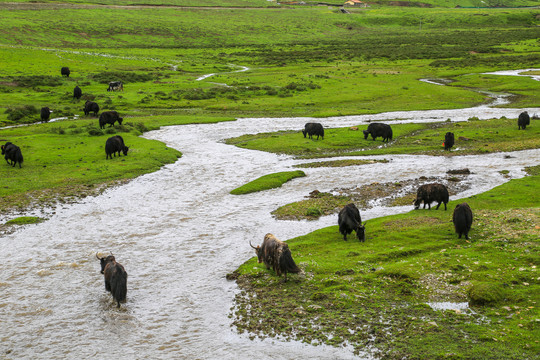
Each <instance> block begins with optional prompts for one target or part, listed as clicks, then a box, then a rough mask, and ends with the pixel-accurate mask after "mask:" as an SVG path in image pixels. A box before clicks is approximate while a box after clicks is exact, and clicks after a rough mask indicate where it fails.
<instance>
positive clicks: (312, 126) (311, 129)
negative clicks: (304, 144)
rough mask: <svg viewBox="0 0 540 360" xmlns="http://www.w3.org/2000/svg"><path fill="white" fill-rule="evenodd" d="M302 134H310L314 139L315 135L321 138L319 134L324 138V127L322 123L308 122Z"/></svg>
mask: <svg viewBox="0 0 540 360" xmlns="http://www.w3.org/2000/svg"><path fill="white" fill-rule="evenodd" d="M302 134H304V138H305V137H306V135H308V137H309V138H310V139H313V136H314V135H317V140H319V136H320V137H321V139H322V140H324V128H323V126H322V124H320V123H311V122H310V123H306V125H304V130H302Z"/></svg>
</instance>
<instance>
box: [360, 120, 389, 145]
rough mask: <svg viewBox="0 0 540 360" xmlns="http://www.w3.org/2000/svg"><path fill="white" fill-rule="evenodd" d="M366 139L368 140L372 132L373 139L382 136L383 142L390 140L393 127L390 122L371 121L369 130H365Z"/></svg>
mask: <svg viewBox="0 0 540 360" xmlns="http://www.w3.org/2000/svg"><path fill="white" fill-rule="evenodd" d="M363 132H364V139H365V140H367V138H368V136H369V135H370V134H371V137H372V138H373V140H375V138H378V137H379V136H381V137H382V138H383V142H388V141H389V140H392V128H391V127H390V125H388V124H383V123H371V124H369V125H368V128H367V130H364V131H363Z"/></svg>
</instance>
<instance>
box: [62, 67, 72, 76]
mask: <svg viewBox="0 0 540 360" xmlns="http://www.w3.org/2000/svg"><path fill="white" fill-rule="evenodd" d="M60 73H61V74H62V76H65V77H69V74H71V71H69V68H68V67H67V66H64V67H63V68H62V69H60Z"/></svg>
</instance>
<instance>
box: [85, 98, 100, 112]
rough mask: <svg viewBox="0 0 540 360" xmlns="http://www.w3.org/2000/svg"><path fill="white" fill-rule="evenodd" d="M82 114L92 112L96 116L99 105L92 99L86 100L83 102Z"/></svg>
mask: <svg viewBox="0 0 540 360" xmlns="http://www.w3.org/2000/svg"><path fill="white" fill-rule="evenodd" d="M83 110H84V115H88V114H90V113H91V112H93V113H94V116H97V114H98V112H99V105H98V104H96V103H95V102H93V101H90V100H87V101H86V103H84V109H83Z"/></svg>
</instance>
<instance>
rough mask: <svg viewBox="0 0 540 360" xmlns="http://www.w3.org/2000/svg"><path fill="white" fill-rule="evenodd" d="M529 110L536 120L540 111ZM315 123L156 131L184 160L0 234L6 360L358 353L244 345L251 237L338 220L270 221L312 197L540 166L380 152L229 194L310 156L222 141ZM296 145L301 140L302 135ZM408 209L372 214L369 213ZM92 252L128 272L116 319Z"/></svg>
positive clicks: (527, 157)
mask: <svg viewBox="0 0 540 360" xmlns="http://www.w3.org/2000/svg"><path fill="white" fill-rule="evenodd" d="M434 86H436V85H434ZM522 110H524V109H496V108H492V107H490V106H480V107H475V108H471V109H460V110H433V111H412V112H392V113H383V114H378V115H363V116H349V117H335V118H327V119H317V121H319V122H322V123H323V124H324V125H325V127H341V126H352V125H359V124H365V123H367V121H373V120H381V121H382V120H385V121H386V120H391V119H399V120H396V121H400V122H404V121H414V122H421V121H441V120H446V119H451V120H452V121H466V120H467V119H468V118H469V117H472V116H476V117H478V118H481V119H486V118H493V117H501V116H506V117H508V118H517V116H518V114H519V113H520V112H521V111H522ZM526 110H529V113H530V114H533V113H537V112H539V109H538V108H533V109H526ZM309 120H312V119H309V118H278V119H270V118H268V119H241V120H237V121H233V122H224V123H218V124H198V125H185V126H171V127H166V128H163V129H161V130H158V131H152V132H149V133H147V134H145V135H144V136H145V137H146V138H149V139H157V140H160V141H163V142H165V143H166V144H167V145H168V146H170V147H173V148H176V149H178V150H180V151H182V153H183V156H182V158H180V159H179V160H178V161H177V162H176V163H174V164H170V165H167V166H164V167H163V168H162V169H161V170H159V171H157V172H155V173H152V174H147V175H144V176H141V177H139V178H137V179H135V180H133V181H131V182H129V183H128V184H126V185H123V186H120V187H116V188H112V189H109V190H107V191H106V192H105V193H104V194H102V195H100V196H97V197H91V198H87V199H85V200H84V201H82V202H80V203H77V204H71V205H64V206H63V207H59V208H57V209H55V213H54V214H51V215H50V218H49V219H48V220H47V221H45V222H43V223H40V224H34V225H27V226H24V227H22V228H21V229H20V230H18V231H16V232H15V233H13V234H9V235H6V236H4V237H3V238H0V244H1V246H2V248H3V249H4V250H3V251H2V258H3V259H2V265H1V266H0V319H1V326H0V340H1V345H0V358H3V357H5V358H7V359H23V358H25V359H30V358H32V359H36V358H39V359H58V358H67V359H86V358H96V357H105V356H107V357H110V358H116V359H254V358H258V359H349V358H355V357H354V356H353V355H352V352H351V349H349V348H332V347H327V346H310V345H305V344H301V343H298V342H284V341H279V340H276V339H266V340H258V339H256V340H250V339H249V337H248V336H247V335H238V334H237V333H236V332H235V330H234V329H232V328H231V325H230V324H231V320H230V319H229V318H228V315H229V313H230V308H231V306H232V305H233V299H234V295H235V294H236V292H237V291H238V289H237V287H236V284H235V283H234V282H232V281H227V280H226V279H225V275H226V274H227V273H230V272H232V271H233V270H235V269H236V268H237V267H238V266H239V265H240V264H242V263H243V262H244V261H246V260H247V259H249V258H250V257H252V256H253V255H254V254H253V250H252V249H251V248H250V247H249V241H250V240H251V241H252V242H253V243H260V242H261V241H262V239H263V236H264V234H266V233H268V232H271V233H274V234H275V235H276V236H277V237H278V238H280V239H283V240H286V239H290V238H292V237H295V236H299V235H303V234H305V233H308V232H310V231H313V230H315V229H318V228H321V227H325V226H329V225H334V224H336V221H337V220H336V218H337V217H336V216H326V217H322V218H321V219H320V220H318V221H278V220H275V219H274V218H272V217H271V215H270V212H271V211H272V210H274V209H275V208H277V207H279V206H281V205H284V204H287V203H290V202H292V201H296V200H301V199H302V198H304V196H306V195H307V194H308V193H309V192H310V191H312V190H315V189H317V190H320V191H329V190H331V189H334V188H339V187H353V186H356V185H362V184H368V183H372V182H387V181H393V180H395V179H409V178H417V177H418V176H421V175H425V176H444V175H445V173H446V171H447V170H449V169H460V168H465V167H466V168H469V169H470V170H471V171H472V175H470V176H469V177H468V180H467V181H469V182H470V184H471V186H470V188H469V189H468V190H466V192H464V193H461V194H458V195H457V196H455V197H453V198H451V200H453V199H456V198H461V197H466V196H470V195H473V194H476V193H480V192H483V191H486V190H488V189H490V188H493V187H494V186H497V185H499V184H502V183H504V182H506V181H508V180H509V179H510V178H519V177H522V176H524V173H523V171H522V169H523V167H525V166H529V165H537V164H538V163H540V149H536V150H528V151H522V152H515V153H509V154H503V153H497V154H488V155H482V156H453V157H432V156H408V155H391V156H389V155H387V156H383V157H380V156H379V157H378V156H373V157H370V158H386V159H390V161H389V162H388V163H376V164H372V165H363V166H357V167H344V168H331V169H329V168H313V169H305V172H306V174H307V176H306V177H304V178H298V179H295V180H293V181H290V182H288V183H287V184H285V185H284V186H283V187H282V188H279V189H274V190H269V191H265V192H261V193H254V194H248V195H243V196H233V195H230V194H229V191H230V190H232V189H234V188H235V187H237V186H239V185H242V184H244V183H245V182H247V181H250V180H253V179H255V178H257V177H259V176H262V175H265V174H269V173H273V172H277V171H285V170H291V168H292V166H293V165H294V164H297V163H300V162H305V160H295V159H293V158H292V157H290V156H284V155H276V154H269V153H265V152H260V151H253V150H246V149H240V148H236V147H234V146H229V145H225V144H224V143H223V142H222V140H223V139H225V138H228V137H233V136H238V135H241V134H247V133H257V132H260V131H265V132H268V131H275V130H290V129H296V130H300V129H302V128H303V125H304V123H305V122H307V121H309ZM533 126H534V125H533ZM298 136H302V135H301V133H300V132H299V135H298ZM321 160H325V159H321ZM418 164H422V166H421V167H419V165H418ZM501 170H508V171H509V173H508V175H507V176H503V175H501V174H500V171H501ZM411 209H412V206H410V207H409V206H407V207H394V208H386V207H382V206H374V207H373V208H370V209H368V210H366V211H364V212H363V213H362V218H363V219H370V218H374V217H379V216H383V215H388V214H395V213H400V212H405V211H409V210H411ZM97 251H99V252H102V253H103V254H104V255H105V254H107V253H108V252H109V251H110V252H112V253H113V254H114V255H115V256H116V258H117V260H118V261H119V262H120V263H122V264H123V265H124V266H125V268H126V270H127V272H128V273H129V279H128V289H129V290H128V298H127V302H126V303H125V304H124V305H123V306H122V308H121V309H120V310H118V309H116V307H114V304H113V303H112V300H111V297H110V295H109V294H107V293H106V292H105V290H104V286H103V276H102V275H101V274H100V273H99V262H98V261H97V260H96V258H95V254H96V252H97ZM356 358H358V357H356ZM360 358H366V359H367V358H369V357H368V356H367V355H362V356H361V357H360Z"/></svg>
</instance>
